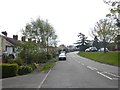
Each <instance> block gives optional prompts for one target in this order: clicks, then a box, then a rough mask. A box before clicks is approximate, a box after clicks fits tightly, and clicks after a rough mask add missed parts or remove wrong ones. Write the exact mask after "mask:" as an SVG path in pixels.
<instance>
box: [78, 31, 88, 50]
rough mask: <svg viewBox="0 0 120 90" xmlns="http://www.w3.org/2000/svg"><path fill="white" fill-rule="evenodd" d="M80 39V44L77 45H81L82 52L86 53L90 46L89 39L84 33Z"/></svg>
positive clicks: (80, 35) (80, 34) (79, 35)
mask: <svg viewBox="0 0 120 90" xmlns="http://www.w3.org/2000/svg"><path fill="white" fill-rule="evenodd" d="M78 37H79V40H78V42H77V43H76V44H79V47H80V51H84V50H85V49H86V48H87V46H88V44H89V43H88V42H89V40H87V37H86V36H85V35H84V34H82V33H79V34H78Z"/></svg>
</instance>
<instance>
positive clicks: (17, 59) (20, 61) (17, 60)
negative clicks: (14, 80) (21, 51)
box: [8, 58, 23, 66]
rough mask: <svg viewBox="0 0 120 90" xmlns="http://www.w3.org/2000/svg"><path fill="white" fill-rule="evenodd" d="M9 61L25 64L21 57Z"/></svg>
mask: <svg viewBox="0 0 120 90" xmlns="http://www.w3.org/2000/svg"><path fill="white" fill-rule="evenodd" d="M8 63H10V64H14V63H16V64H18V65H19V66H21V65H22V64H23V60H22V59H21V58H15V59H10V60H8Z"/></svg>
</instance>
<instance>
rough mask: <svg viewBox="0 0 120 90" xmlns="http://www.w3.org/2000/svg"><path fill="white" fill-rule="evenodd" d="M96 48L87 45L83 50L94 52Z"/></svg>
mask: <svg viewBox="0 0 120 90" xmlns="http://www.w3.org/2000/svg"><path fill="white" fill-rule="evenodd" d="M96 51H97V48H96V47H89V48H87V49H86V50H85V52H96Z"/></svg>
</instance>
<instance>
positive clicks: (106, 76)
mask: <svg viewBox="0 0 120 90" xmlns="http://www.w3.org/2000/svg"><path fill="white" fill-rule="evenodd" d="M97 73H98V74H100V75H102V76H104V77H106V78H108V79H110V80H113V79H112V78H111V77H109V76H107V75H104V74H103V73H101V72H97Z"/></svg>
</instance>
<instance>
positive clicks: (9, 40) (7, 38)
mask: <svg viewBox="0 0 120 90" xmlns="http://www.w3.org/2000/svg"><path fill="white" fill-rule="evenodd" d="M3 38H5V39H6V40H7V41H8V42H10V43H12V44H13V45H16V44H17V43H18V40H15V39H13V38H10V37H6V36H3Z"/></svg>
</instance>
